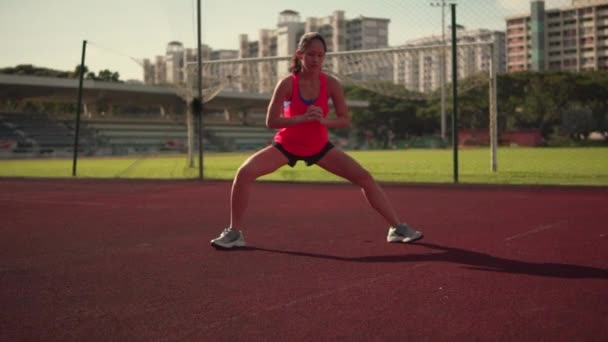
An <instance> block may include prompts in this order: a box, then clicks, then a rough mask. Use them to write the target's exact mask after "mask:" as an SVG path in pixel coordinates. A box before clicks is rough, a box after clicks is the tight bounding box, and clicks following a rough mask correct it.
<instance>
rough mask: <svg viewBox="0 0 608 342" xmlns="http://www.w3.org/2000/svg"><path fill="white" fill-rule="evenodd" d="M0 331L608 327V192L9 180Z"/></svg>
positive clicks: (215, 333)
mask: <svg viewBox="0 0 608 342" xmlns="http://www.w3.org/2000/svg"><path fill="white" fill-rule="evenodd" d="M0 189H1V190H2V191H1V192H0V213H1V215H0V225H1V228H0V289H1V291H0V307H1V308H2V310H0V340H2V341H28V340H38V341H50V340H61V341H69V340H74V341H83V340H86V341H100V340H103V341H107V340H129V341H188V340H192V341H202V340H219V341H237V340H242V341H256V340H273V341H313V340H314V341H317V340H349V341H351V340H352V341H385V340H390V341H396V340H400V341H406V340H407V341H414V340H415V341H447V340H449V341H456V340H463V341H471V340H480V341H541V340H542V341H606V340H608V305H607V304H608V223H607V222H608V210H607V209H606V203H608V189H607V188H572V187H533V188H528V187H492V186H477V187H475V186H385V189H386V191H387V194H388V196H389V197H390V198H391V199H392V201H393V202H394V203H395V206H396V208H397V209H398V211H399V212H400V213H401V214H402V215H403V217H404V218H405V220H406V221H407V222H409V223H410V224H412V225H413V226H415V227H417V228H419V229H420V230H422V231H424V233H425V235H426V236H425V239H424V240H422V241H421V242H420V243H417V244H413V245H394V244H387V243H386V242H385V237H386V231H387V227H386V224H385V223H384V222H383V221H382V220H381V218H380V217H379V216H378V215H377V214H376V213H375V212H374V211H373V210H372V209H371V208H370V207H368V205H367V204H366V203H365V201H364V200H363V198H362V196H361V195H360V192H359V190H358V189H356V188H355V187H353V186H350V185H346V184H325V185H323V184H287V183H257V184H256V185H255V186H254V191H253V194H252V198H251V207H250V210H249V212H248V215H247V222H248V225H247V227H246V228H247V229H246V230H245V236H246V239H247V242H248V244H249V247H248V248H247V249H244V250H239V251H217V250H215V249H213V248H211V247H210V246H209V240H210V239H211V238H213V237H215V236H216V235H217V234H218V233H219V232H220V231H221V229H222V228H223V227H224V226H225V225H226V223H227V220H228V213H229V211H228V199H229V191H230V183H228V182H206V183H199V182H196V181H122V180H111V181H103V180H23V179H0Z"/></svg>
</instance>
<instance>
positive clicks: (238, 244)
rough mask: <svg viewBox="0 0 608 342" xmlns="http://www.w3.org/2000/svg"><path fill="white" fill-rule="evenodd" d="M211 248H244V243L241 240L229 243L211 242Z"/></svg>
mask: <svg viewBox="0 0 608 342" xmlns="http://www.w3.org/2000/svg"><path fill="white" fill-rule="evenodd" d="M211 246H213V247H215V248H222V249H231V248H235V247H245V241H243V240H237V241H234V242H231V243H228V244H226V243H221V242H219V241H211Z"/></svg>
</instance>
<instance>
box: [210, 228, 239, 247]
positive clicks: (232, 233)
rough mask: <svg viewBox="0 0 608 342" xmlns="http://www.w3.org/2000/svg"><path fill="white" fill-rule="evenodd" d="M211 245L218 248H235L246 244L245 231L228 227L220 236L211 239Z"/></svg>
mask: <svg viewBox="0 0 608 342" xmlns="http://www.w3.org/2000/svg"><path fill="white" fill-rule="evenodd" d="M211 246H213V247H216V248H234V247H243V246H245V238H244V237H243V232H241V231H240V230H239V231H236V230H232V228H226V229H224V231H223V232H222V233H221V234H220V236H219V237H217V238H215V239H213V240H211Z"/></svg>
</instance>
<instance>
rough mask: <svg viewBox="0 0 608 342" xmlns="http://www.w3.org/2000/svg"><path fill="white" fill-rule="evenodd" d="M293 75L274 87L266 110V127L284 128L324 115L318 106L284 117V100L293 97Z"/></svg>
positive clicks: (317, 119)
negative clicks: (302, 112)
mask: <svg viewBox="0 0 608 342" xmlns="http://www.w3.org/2000/svg"><path fill="white" fill-rule="evenodd" d="M291 82H292V81H291V76H288V77H285V78H284V79H282V80H281V81H280V82H279V83H278V84H277V86H276V87H275V89H274V93H273V94H272V98H271V99H270V104H269V105H268V111H267V112H266V127H268V128H284V127H289V126H293V125H297V124H299V123H302V122H311V121H319V120H320V119H321V117H322V116H323V115H322V114H323V113H322V112H321V110H320V109H319V108H318V107H314V106H313V108H309V110H308V111H307V112H306V113H304V114H302V115H297V116H293V117H290V118H285V117H283V115H282V114H283V102H284V101H285V100H288V99H289V98H290V97H291V91H292V88H291V87H292V84H291Z"/></svg>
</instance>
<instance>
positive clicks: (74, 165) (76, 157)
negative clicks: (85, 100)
mask: <svg viewBox="0 0 608 342" xmlns="http://www.w3.org/2000/svg"><path fill="white" fill-rule="evenodd" d="M86 52H87V41H86V40H83V41H82V57H81V59H80V82H79V84H78V104H77V105H76V132H74V159H73V161H72V177H76V166H77V163H78V137H79V136H80V110H81V107H82V82H83V80H84V58H85V55H86Z"/></svg>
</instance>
